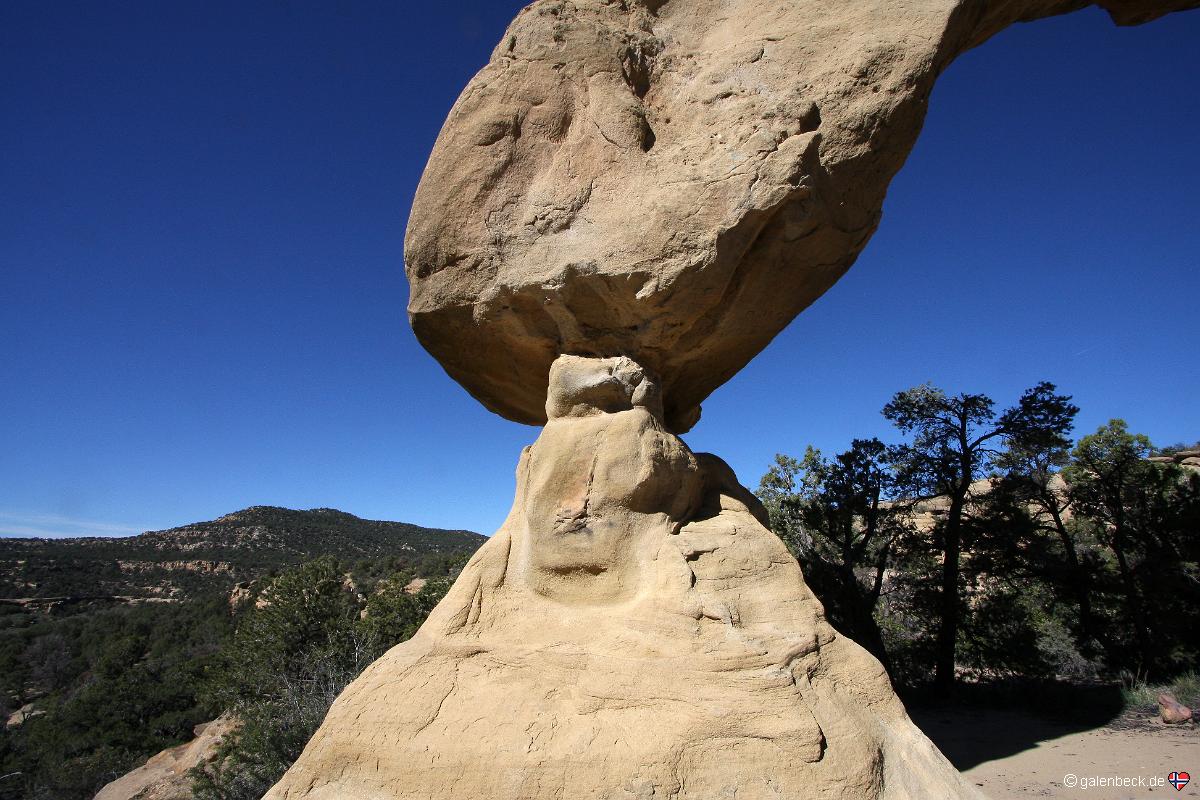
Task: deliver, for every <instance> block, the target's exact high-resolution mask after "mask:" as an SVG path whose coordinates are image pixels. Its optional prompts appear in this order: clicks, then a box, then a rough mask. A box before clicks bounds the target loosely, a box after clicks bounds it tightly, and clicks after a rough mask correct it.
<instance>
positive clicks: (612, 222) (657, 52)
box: [266, 0, 1198, 800]
mask: <svg viewBox="0 0 1200 800" xmlns="http://www.w3.org/2000/svg"><path fill="white" fill-rule="evenodd" d="M1197 2H1198V0H1157V1H1153V0H1145V1H1144V2H1142V1H1140V0H1105V1H1104V2H1101V3H1100V5H1102V6H1103V7H1104V8H1106V9H1107V10H1108V11H1109V12H1110V13H1111V14H1112V16H1113V18H1114V19H1115V20H1116V21H1117V22H1119V23H1122V24H1124V23H1135V22H1141V21H1145V20H1147V19H1152V18H1154V17H1155V16H1159V15H1161V14H1163V13H1166V12H1168V11H1172V10H1178V9H1182V8H1189V7H1193V6H1195V5H1197ZM1085 5H1086V3H1083V2H1070V1H1068V2H1064V1H1063V0H994V1H993V2H985V1H984V0H974V2H967V1H966V0H847V2H839V3H830V2H816V0H688V1H687V2H685V1H684V0H640V1H639V0H573V1H572V0H539V2H535V3H533V4H532V5H530V6H529V7H528V8H526V9H525V10H524V11H522V12H521V14H520V15H519V16H518V18H517V19H516V21H514V22H513V24H512V25H511V26H510V28H509V30H508V32H507V33H506V34H505V36H504V38H503V39H502V40H501V42H500V44H499V45H498V47H497V48H496V50H495V52H494V53H493V55H492V58H491V61H490V62H489V64H488V65H487V66H486V67H484V69H483V70H482V71H481V72H480V73H479V74H478V75H477V76H476V77H475V78H474V80H472V81H471V83H470V85H468V86H467V88H466V90H465V91H464V92H463V94H462V96H461V97H460V98H459V100H458V102H457V103H456V104H455V106H454V109H453V110H452V111H451V113H450V116H449V118H448V120H447V121H446V125H445V127H444V128H443V130H442V133H441V135H440V136H439V138H438V141H437V144H436V145H435V148H434V152H433V155H432V156H431V158H430V161H429V164H428V166H427V168H426V171H425V174H424V176H423V178H422V181H421V185H420V188H419V189H418V192H417V197H416V200H415V202H414V206H413V212H412V217H411V218H410V222H409V228H408V232H407V236H406V241H405V261H406V267H407V270H408V276H409V280H410V284H411V287H412V296H411V302H410V304H409V312H410V318H411V321H412V324H413V328H414V330H415V331H416V333H417V336H418V338H419V339H420V341H421V342H422V344H423V345H424V346H425V347H426V348H427V349H428V350H429V351H430V352H431V353H432V354H433V355H434V356H435V357H436V358H437V359H438V360H439V361H440V362H441V363H442V365H443V366H444V367H445V369H446V370H447V372H448V373H449V374H450V375H451V376H452V377H454V378H455V379H456V380H458V381H459V382H460V383H461V384H462V385H463V386H464V387H466V388H467V389H468V391H470V392H471V393H472V394H473V395H474V396H475V397H477V398H478V399H479V400H480V401H481V402H483V403H484V404H485V405H486V406H487V407H488V408H490V409H492V410H493V411H495V412H497V413H499V414H502V415H503V416H506V417H508V418H510V419H514V420H517V421H520V422H526V423H535V424H541V423H544V424H545V427H544V429H543V430H542V432H541V435H540V436H539V437H538V439H537V441H536V442H535V443H534V444H533V445H531V446H530V447H529V448H526V450H525V451H524V452H523V453H522V456H521V459H520V462H519V465H518V469H517V492H516V498H515V500H514V503H513V507H512V511H511V512H510V514H509V517H508V519H507V520H506V521H505V523H504V525H503V526H502V527H501V528H500V530H499V531H498V532H497V533H496V534H495V536H493V537H492V539H491V540H490V541H488V543H487V544H485V545H484V546H483V547H482V548H481V549H480V550H479V551H478V553H477V554H476V555H475V557H474V558H473V559H472V560H471V562H470V563H469V564H468V565H467V567H466V568H465V569H464V570H463V572H462V575H461V576H460V577H459V579H458V580H457V581H456V582H455V585H454V587H453V588H452V589H451V591H450V593H449V594H448V595H447V596H446V598H445V600H443V602H442V603H441V604H439V605H438V607H437V608H436V609H435V610H434V612H433V613H432V614H431V615H430V617H429V620H428V621H427V622H426V623H425V625H424V626H422V628H421V629H420V631H419V632H418V633H417V635H416V636H415V637H414V638H413V639H411V640H410V641H408V642H406V643H404V644H401V645H399V646H397V647H396V648H394V649H392V650H391V651H389V652H388V653H387V654H386V655H385V656H384V657H383V658H381V659H380V660H379V661H377V662H376V663H374V664H373V665H371V666H370V667H369V668H368V669H367V670H366V671H365V672H364V673H363V674H362V675H361V676H360V677H359V678H358V679H357V680H356V681H354V683H352V684H351V685H350V686H349V687H348V688H347V689H346V691H345V692H344V693H343V694H342V695H341V697H339V698H338V700H337V701H336V702H335V703H334V705H333V707H332V708H331V709H330V711H329V714H328V716H327V717H326V719H325V721H324V723H323V724H322V726H321V728H320V729H319V730H318V731H317V733H316V735H315V736H314V737H313V738H312V740H311V741H310V742H309V743H308V746H307V747H306V748H305V750H304V753H303V754H302V755H301V757H300V759H299V760H298V761H297V762H296V763H295V765H293V767H292V768H291V769H290V770H289V771H288V773H287V774H286V775H285V776H284V777H283V779H282V780H281V781H280V782H279V783H278V784H277V785H276V786H275V787H274V788H273V789H272V790H271V791H270V792H269V793H268V794H267V796H266V797H267V798H268V800H285V798H286V799H287V800H300V799H301V798H303V799H304V800H334V799H335V798H336V799H338V800H468V799H469V800H624V799H628V800H768V798H770V799H771V800H782V799H784V798H787V799H788V800H835V799H840V800H880V799H882V800H902V799H905V800H930V799H931V798H936V799H937V800H955V799H960V800H966V799H968V798H976V797H978V794H977V792H976V791H975V789H974V788H973V787H972V786H970V785H969V784H968V783H966V782H965V781H964V780H963V779H962V777H961V776H960V775H959V774H958V772H957V771H955V769H954V768H953V766H951V765H950V763H949V762H948V761H947V760H946V759H945V758H944V757H943V756H942V755H941V753H939V752H938V750H937V749H936V748H935V747H934V746H933V745H932V744H931V743H930V742H929V740H928V739H926V738H925V736H924V735H923V734H922V733H921V732H920V731H919V730H918V729H917V728H916V727H915V726H914V725H913V723H912V722H911V721H910V720H909V718H908V716H907V715H906V713H905V710H904V708H903V706H902V705H901V703H900V701H899V699H898V698H897V697H896V695H895V693H894V692H893V690H892V687H891V685H890V683H889V681H888V679H887V675H886V674H885V672H884V671H883V669H882V668H881V667H880V665H879V663H878V662H877V661H876V660H875V659H874V658H872V657H871V656H869V655H868V654H867V653H866V652H865V651H864V650H863V649H862V648H860V647H859V646H857V645H856V644H854V643H853V642H851V641H849V640H847V639H846V638H844V637H842V636H840V635H838V634H837V633H836V632H835V631H834V630H833V629H832V628H831V627H830V626H829V624H828V623H827V622H826V621H825V619H824V614H823V610H822V608H821V605H820V603H819V602H818V601H817V600H816V598H815V597H814V596H813V595H812V593H811V591H809V589H808V588H807V586H806V585H805V583H804V578H803V576H802V574H801V572H800V569H799V567H798V566H797V564H796V562H795V560H794V559H792V558H791V556H790V555H789V554H788V552H787V550H786V548H785V547H784V545H783V544H782V543H781V542H780V541H779V539H778V538H777V537H775V536H774V535H773V534H772V533H771V532H770V531H768V530H767V528H766V527H765V526H764V515H763V512H762V509H761V507H760V506H759V505H758V503H757V501H756V500H755V499H754V497H753V496H752V495H751V494H750V493H749V492H748V491H747V490H746V489H744V488H743V487H741V486H740V485H739V484H738V482H737V480H736V478H735V477H734V475H733V474H732V472H731V471H730V470H729V468H728V467H727V466H726V465H725V464H724V463H723V462H721V461H720V460H719V459H717V458H716V457H714V456H711V455H705V454H695V453H692V451H691V450H690V449H689V448H688V447H687V445H686V444H685V443H684V442H683V441H682V440H681V439H679V438H678V436H677V435H676V434H677V433H679V432H682V431H684V430H686V429H687V428H688V427H689V426H690V425H691V424H692V423H693V422H694V421H695V419H696V418H697V416H698V414H699V404H700V402H701V401H702V400H703V399H704V398H705V397H706V396H707V395H708V394H709V393H710V392H712V391H713V390H714V389H715V388H716V387H718V386H720V385H721V384H722V383H724V382H725V381H726V380H728V379H729V378H730V377H731V376H732V375H733V374H734V373H735V372H737V370H738V369H740V368H741V367H742V366H743V365H744V364H745V363H746V362H747V361H749V360H750V359H751V358H752V357H753V356H754V355H755V354H756V353H757V352H758V351H759V350H760V349H762V347H763V346H765V345H766V343H767V342H768V341H770V339H771V338H772V337H773V336H774V335H775V334H776V333H778V332H779V331H780V330H781V329H782V328H783V327H784V326H785V325H786V324H787V323H788V322H789V321H790V320H791V319H792V318H793V317H794V316H795V315H796V314H797V313H799V312H800V311H801V310H802V309H803V308H804V307H806V306H807V305H808V304H809V303H811V302H812V301H813V300H814V299H816V298H817V297H818V296H819V295H820V294H821V293H822V292H824V291H825V290H826V289H827V288H829V286H830V285H832V283H833V282H834V281H836V280H837V279H838V277H839V276H840V275H841V274H842V273H843V272H844V271H845V270H846V269H847V268H848V267H849V266H850V265H851V264H852V263H853V261H854V259H855V257H856V256H857V254H858V253H859V252H860V251H861V250H862V248H863V246H864V245H865V244H866V242H867V240H868V238H869V237H870V236H871V234H872V233H873V232H874V230H875V227H876V225H877V224H878V221H879V214H880V208H881V206H882V203H883V197H884V193H885V191H886V188H887V184H888V182H889V180H890V179H891V178H892V176H893V175H894V174H895V172H896V171H897V170H898V169H899V168H900V166H901V164H902V163H903V161H904V158H905V156H906V155H907V153H908V152H909V150H910V149H911V147H912V145H913V142H914V140H915V138H916V136H917V133H918V131H919V129H920V125H921V121H922V119H923V117H924V113H925V103H926V100H927V98H928V96H929V92H930V90H931V88H932V85H933V81H934V79H935V77H936V76H937V75H938V73H939V72H940V71H941V70H942V69H944V68H945V66H946V65H947V64H949V63H950V61H951V60H952V59H953V58H954V57H955V56H956V55H957V54H959V53H960V52H962V51H963V50H965V49H967V48H969V47H973V46H975V45H977V44H980V43H981V42H983V41H984V40H986V39H987V38H988V37H989V36H991V35H992V34H994V33H995V32H997V31H998V30H1000V29H1002V28H1003V27H1005V26H1006V25H1008V24H1010V23H1012V22H1015V21H1018V20H1030V19H1035V18H1037V17H1041V16H1046V15H1049V14H1055V13H1062V12H1065V11H1071V10H1075V9H1078V8H1082V7H1083V6H1085Z"/></svg>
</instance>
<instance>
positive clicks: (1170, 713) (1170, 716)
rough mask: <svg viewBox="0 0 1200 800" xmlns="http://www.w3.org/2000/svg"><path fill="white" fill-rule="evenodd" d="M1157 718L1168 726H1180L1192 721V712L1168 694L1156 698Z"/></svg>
mask: <svg viewBox="0 0 1200 800" xmlns="http://www.w3.org/2000/svg"><path fill="white" fill-rule="evenodd" d="M1158 716H1159V717H1160V718H1161V719H1162V721H1163V722H1165V723H1167V724H1168V725H1182V724H1184V723H1185V722H1191V721H1192V710H1191V709H1190V708H1188V707H1187V706H1185V705H1184V704H1183V703H1181V702H1179V701H1178V700H1177V699H1175V695H1173V694H1171V693H1170V692H1163V693H1162V694H1160V695H1159V696H1158Z"/></svg>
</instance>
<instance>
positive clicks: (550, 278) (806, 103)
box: [405, 0, 1197, 431]
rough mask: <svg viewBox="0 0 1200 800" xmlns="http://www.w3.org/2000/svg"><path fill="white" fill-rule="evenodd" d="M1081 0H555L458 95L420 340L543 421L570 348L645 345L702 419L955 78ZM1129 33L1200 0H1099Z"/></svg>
mask: <svg viewBox="0 0 1200 800" xmlns="http://www.w3.org/2000/svg"><path fill="white" fill-rule="evenodd" d="M1086 5H1089V4H1088V3H1086V2H1080V1H1078V0H1004V2H1001V1H1000V0H853V1H852V2H828V0H669V1H664V0H538V2H534V3H532V4H531V5H530V6H529V7H527V8H526V9H525V10H524V11H522V12H521V13H520V15H518V17H517V18H516V20H515V21H514V22H513V23H512V25H511V26H510V27H509V29H508V31H507V32H506V33H505V35H504V37H503V38H502V39H501V41H500V43H499V45H498V46H497V47H496V49H495V51H494V52H493V54H492V57H491V60H490V62H489V63H488V64H487V66H485V67H484V68H483V69H482V70H481V71H480V72H479V74H478V75H476V76H475V78H474V79H473V80H472V81H471V82H470V84H469V85H468V86H467V87H466V89H465V90H464V91H463V93H462V96H461V97H460V98H459V99H458V102H457V103H456V104H455V106H454V108H453V110H452V111H451V112H450V116H449V118H448V119H447V121H446V124H445V127H444V128H443V129H442V132H441V135H440V136H439V137H438V140H437V144H436V145H435V147H434V150H433V154H432V156H431V157H430V159H429V164H428V166H427V167H426V170H425V174H424V176H423V178H422V180H421V184H420V187H419V188H418V190H417V196H416V200H415V202H414V205H413V209H412V215H411V217H410V221H409V226H408V233H407V236H406V241H405V261H406V266H407V270H408V276H409V280H410V283H411V286H412V295H411V302H410V304H409V314H410V317H411V320H412V325H413V328H414V330H415V331H416V334H417V337H418V339H419V340H420V341H421V343H422V344H423V345H424V346H425V347H426V348H427V349H428V350H429V351H430V352H431V353H432V354H433V355H434V356H435V357H436V358H437V359H438V361H440V362H441V363H442V365H443V366H444V367H445V369H446V371H447V372H448V373H449V374H450V375H451V376H452V377H453V378H454V379H455V380H457V381H458V382H459V383H461V384H462V385H463V386H464V387H466V389H467V390H468V391H470V392H471V394H473V395H474V396H475V397H476V398H478V399H479V400H480V401H481V402H482V403H483V404H484V405H485V406H487V407H488V408H489V409H491V410H492V411H495V412H496V413H498V414H501V415H502V416H505V417H507V418H509V419H513V420H516V421H518V422H524V423H532V424H540V423H542V422H544V421H545V415H544V412H543V403H544V401H545V392H546V377H547V374H548V372H549V368H550V364H551V362H552V361H553V360H554V359H555V357H556V356H558V355H559V354H560V353H577V354H593V355H627V356H630V357H632V358H634V359H636V360H637V361H638V362H639V363H641V364H643V365H645V366H646V367H648V368H649V369H652V370H653V371H654V372H655V373H657V374H658V375H659V376H660V377H661V379H662V382H663V396H664V402H665V404H666V418H667V422H668V425H669V426H670V427H671V428H672V429H673V430H676V431H682V430H685V429H686V428H687V427H688V426H689V425H690V424H691V423H692V422H693V421H694V420H695V418H696V416H697V415H698V413H699V404H700V402H701V401H702V400H703V399H704V398H705V397H707V396H708V395H709V393H711V392H712V391H713V390H714V389H715V388H716V387H718V386H720V385H721V384H722V383H724V382H725V381H727V380H729V378H730V377H732V376H733V375H734V373H736V372H737V371H738V370H739V369H741V367H742V366H744V365H745V364H746V363H747V362H748V361H749V360H750V359H751V358H753V357H754V355H755V354H756V353H758V352H759V351H760V350H762V348H763V347H765V346H766V344H767V343H768V342H769V341H770V340H771V339H772V337H774V336H775V335H776V334H777V333H779V331H780V330H782V329H783V327H784V326H786V325H787V324H788V322H790V321H791V320H792V318H793V317H795V316H796V314H798V313H799V312H800V311H801V310H803V309H804V308H805V307H806V306H808V305H809V304H810V303H812V302H813V300H815V299H816V298H817V297H819V296H820V295H821V294H822V293H823V292H824V291H825V290H826V289H828V288H829V287H830V286H831V285H832V284H833V283H834V282H835V281H836V280H837V279H838V278H839V277H840V276H841V275H842V274H843V273H844V272H845V271H846V269H847V268H848V267H849V266H850V265H851V264H852V263H853V262H854V260H855V258H856V257H857V256H858V254H859V252H860V251H861V250H862V249H863V247H864V246H865V245H866V243H867V240H868V239H869V238H870V236H871V234H872V233H873V232H874V231H875V228H876V226H877V225H878V223H879V218H880V212H881V208H882V206H883V200H884V194H885V192H886V190H887V187H888V183H889V182H890V181H891V179H892V177H893V176H894V175H895V174H896V172H897V170H899V169H900V167H901V165H902V164H903V163H904V160H905V158H906V157H907V155H908V153H909V152H910V150H911V149H912V147H913V144H914V143H915V141H916V138H917V134H918V133H919V131H920V128H921V123H922V120H923V119H924V116H925V111H926V104H927V101H928V98H929V94H930V91H931V90H932V88H933V84H934V80H935V79H936V77H937V76H938V74H939V73H940V72H941V71H942V70H943V69H945V67H946V66H947V65H948V64H949V63H950V62H951V60H953V59H954V58H955V57H956V56H957V55H958V54H959V53H961V52H963V51H964V50H967V49H968V48H971V47H974V46H976V45H978V44H980V43H981V42H983V41H984V40H986V39H987V38H988V37H989V36H991V35H992V34H994V33H996V32H997V31H999V30H1001V29H1002V28H1004V27H1005V26H1007V25H1009V24H1011V23H1013V22H1016V21H1019V20H1031V19H1035V18H1038V17H1044V16H1048V15H1051V14H1059V13H1063V12H1066V11H1073V10H1076V9H1079V8H1082V7H1084V6H1086ZM1098 5H1100V6H1102V7H1104V8H1105V9H1106V10H1107V11H1108V12H1109V13H1110V14H1111V15H1112V17H1113V19H1114V20H1116V22H1118V23H1120V24H1131V23H1137V22H1143V21H1146V20H1148V19H1151V18H1153V17H1155V16H1159V15H1161V14H1163V13H1166V12H1168V11H1172V10H1177V9H1182V8H1190V7H1193V6H1195V5H1197V2H1196V0H1102V2H1099V3H1098Z"/></svg>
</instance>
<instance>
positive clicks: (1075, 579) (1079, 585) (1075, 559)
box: [1046, 499, 1107, 649]
mask: <svg viewBox="0 0 1200 800" xmlns="http://www.w3.org/2000/svg"><path fill="white" fill-rule="evenodd" d="M1046 506H1047V509H1048V510H1049V512H1050V516H1051V518H1052V519H1053V520H1054V530H1055V531H1056V532H1057V533H1058V538H1059V540H1060V541H1061V542H1062V546H1063V552H1064V553H1066V556H1067V566H1068V568H1069V570H1070V573H1071V591H1072V593H1073V594H1074V595H1075V602H1076V604H1077V605H1078V606H1079V639H1080V642H1081V643H1087V644H1090V643H1093V642H1095V643H1097V644H1099V645H1100V646H1101V647H1104V648H1105V649H1107V643H1106V642H1104V641H1103V640H1101V638H1100V637H1099V636H1098V635H1097V633H1096V630H1095V623H1094V622H1093V621H1092V592H1091V585H1090V584H1091V578H1090V577H1089V576H1088V574H1087V570H1085V569H1084V567H1083V564H1082V562H1080V560H1079V552H1078V551H1077V550H1076V549H1075V540H1074V539H1072V538H1071V534H1070V532H1068V531H1067V526H1066V524H1064V523H1063V519H1062V514H1061V513H1060V512H1059V509H1058V506H1057V505H1056V504H1055V502H1054V501H1053V499H1047V502H1046Z"/></svg>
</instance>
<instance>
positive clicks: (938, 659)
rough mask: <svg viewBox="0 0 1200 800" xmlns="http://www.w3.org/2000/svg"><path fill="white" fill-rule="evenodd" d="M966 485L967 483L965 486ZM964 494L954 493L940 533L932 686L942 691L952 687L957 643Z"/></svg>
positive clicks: (963, 492) (962, 492) (961, 492)
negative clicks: (937, 621) (938, 617)
mask: <svg viewBox="0 0 1200 800" xmlns="http://www.w3.org/2000/svg"><path fill="white" fill-rule="evenodd" d="M967 485H969V484H967ZM965 494H966V492H965V491H957V492H955V494H954V496H953V497H952V498H951V500H950V513H949V514H947V515H946V526H945V528H944V529H943V532H942V540H943V544H942V557H943V560H942V594H941V604H940V605H941V608H940V613H941V626H940V627H939V628H938V634H937V641H936V643H935V649H934V678H933V681H934V684H935V685H936V686H938V687H940V688H943V689H949V688H952V687H953V686H954V655H955V649H956V643H957V640H958V621H959V619H958V618H959V600H958V579H959V571H960V568H959V563H958V562H959V556H960V555H961V550H962V513H963V505H964V504H965V502H966V497H965Z"/></svg>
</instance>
